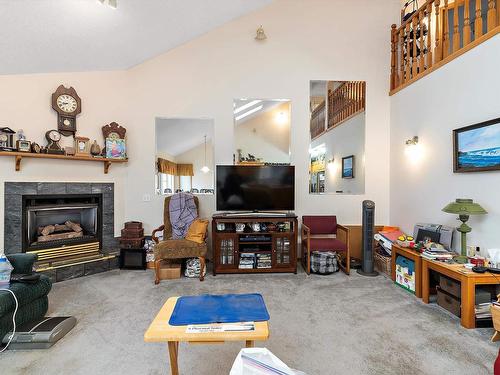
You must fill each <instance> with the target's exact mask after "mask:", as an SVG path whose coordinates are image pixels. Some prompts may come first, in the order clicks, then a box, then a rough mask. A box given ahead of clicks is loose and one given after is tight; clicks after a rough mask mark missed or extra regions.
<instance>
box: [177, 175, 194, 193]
mask: <svg viewBox="0 0 500 375" xmlns="http://www.w3.org/2000/svg"><path fill="white" fill-rule="evenodd" d="M179 184H180V189H181V190H182V191H191V187H192V177H191V176H179Z"/></svg>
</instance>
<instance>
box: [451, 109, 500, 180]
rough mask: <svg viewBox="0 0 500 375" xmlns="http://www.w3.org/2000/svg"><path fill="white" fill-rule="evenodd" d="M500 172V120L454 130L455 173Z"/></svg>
mask: <svg viewBox="0 0 500 375" xmlns="http://www.w3.org/2000/svg"><path fill="white" fill-rule="evenodd" d="M495 170H500V118H497V119H494V120H489V121H485V122H481V123H479V124H475V125H470V126H466V127H464V128H460V129H455V130H453V172H455V173H462V172H485V171H495Z"/></svg>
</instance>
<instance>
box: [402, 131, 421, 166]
mask: <svg viewBox="0 0 500 375" xmlns="http://www.w3.org/2000/svg"><path fill="white" fill-rule="evenodd" d="M405 145H406V149H405V154H406V156H408V157H409V158H410V159H411V161H412V162H417V161H418V160H419V159H420V157H421V155H420V154H421V151H420V145H419V144H418V137H417V136H414V137H413V138H411V139H407V140H406V141H405Z"/></svg>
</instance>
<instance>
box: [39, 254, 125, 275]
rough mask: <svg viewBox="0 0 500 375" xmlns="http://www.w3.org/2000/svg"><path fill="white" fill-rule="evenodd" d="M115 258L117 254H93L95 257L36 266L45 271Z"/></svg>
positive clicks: (40, 270)
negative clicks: (96, 255)
mask: <svg viewBox="0 0 500 375" xmlns="http://www.w3.org/2000/svg"><path fill="white" fill-rule="evenodd" d="M113 258H116V255H99V256H98V257H97V258H96V257H95V256H93V257H88V258H80V259H78V260H76V259H73V260H72V261H71V260H68V261H60V262H51V263H50V265H48V264H43V265H39V266H38V267H35V268H36V271H37V272H43V271H50V270H55V269H57V268H63V267H70V266H76V265H79V264H85V263H92V262H98V261H100V260H108V259H113Z"/></svg>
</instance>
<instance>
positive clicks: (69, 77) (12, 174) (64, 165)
mask: <svg viewBox="0 0 500 375" xmlns="http://www.w3.org/2000/svg"><path fill="white" fill-rule="evenodd" d="M124 78H125V73H124V72H95V73H77V74H74V73H61V74H38V75H19V76H0V126H8V127H10V128H12V129H13V130H16V131H17V130H19V129H23V130H24V134H25V135H26V139H27V140H29V141H34V142H37V143H38V144H39V145H43V146H45V145H46V144H47V141H46V139H45V132H46V131H48V130H50V129H57V113H56V112H55V111H54V110H53V109H52V105H51V95H52V93H53V92H54V91H55V90H56V89H57V87H58V86H59V85H60V84H64V85H65V86H67V87H68V86H73V87H74V88H75V89H76V91H77V93H78V95H79V96H80V97H81V98H82V113H81V114H80V115H79V116H78V117H77V120H76V126H77V131H78V135H81V136H86V137H89V138H90V139H91V140H94V139H97V141H98V143H99V144H100V145H101V146H103V145H104V139H103V135H102V131H101V127H102V126H104V125H106V124H109V123H110V122H112V121H116V122H118V123H119V124H120V125H123V126H125V127H126V128H127V129H129V130H130V126H129V121H128V116H127V110H128V106H129V100H128V97H127V92H126V90H125V81H124ZM134 136H135V137H140V131H137V132H134V131H133V130H132V131H127V137H128V138H129V139H130V137H134ZM72 139H73V138H72V137H63V141H62V145H63V146H70V145H72V143H73V141H72ZM153 147H154V146H153ZM127 151H128V150H127ZM132 155H134V156H132V157H137V156H136V155H137V153H136V152H132ZM103 169H104V167H103V164H102V163H97V162H85V161H65V160H48V159H34V158H25V159H23V160H22V162H21V171H19V172H16V171H15V169H14V157H0V253H1V250H2V248H3V230H4V223H3V220H4V195H3V193H4V183H5V182H6V181H41V182H114V183H115V234H116V235H119V233H120V227H122V226H123V222H124V216H125V207H124V202H125V200H126V190H127V188H126V183H127V179H126V174H127V173H128V172H130V171H129V170H128V168H127V166H126V165H125V164H113V165H112V166H111V167H110V169H109V174H104V170H103ZM132 173H133V172H132ZM153 186H154V185H153Z"/></svg>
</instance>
